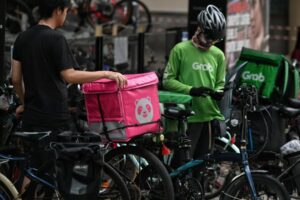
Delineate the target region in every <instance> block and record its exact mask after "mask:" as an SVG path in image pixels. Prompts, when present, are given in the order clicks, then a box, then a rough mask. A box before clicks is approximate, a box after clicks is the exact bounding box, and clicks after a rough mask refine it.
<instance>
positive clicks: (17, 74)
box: [12, 59, 25, 105]
mask: <svg viewBox="0 0 300 200" xmlns="http://www.w3.org/2000/svg"><path fill="white" fill-rule="evenodd" d="M12 84H13V86H14V88H15V91H16V93H17V95H18V97H19V99H20V101H21V104H22V105H24V93H25V90H24V87H23V76H22V65H21V62H20V61H17V60H14V59H13V60H12Z"/></svg>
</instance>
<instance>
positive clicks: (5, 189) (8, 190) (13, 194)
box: [0, 173, 20, 200]
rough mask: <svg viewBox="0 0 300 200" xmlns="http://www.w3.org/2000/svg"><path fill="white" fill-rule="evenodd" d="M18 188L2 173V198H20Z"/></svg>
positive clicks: (0, 174) (0, 175) (7, 199)
mask: <svg viewBox="0 0 300 200" xmlns="http://www.w3.org/2000/svg"><path fill="white" fill-rule="evenodd" d="M18 196H19V194H18V191H17V189H16V188H15V186H14V185H13V183H12V182H11V181H10V180H8V178H6V177H5V176H4V175H3V174H2V173H0V200H15V199H17V200H18V199H20V198H19V197H18Z"/></svg>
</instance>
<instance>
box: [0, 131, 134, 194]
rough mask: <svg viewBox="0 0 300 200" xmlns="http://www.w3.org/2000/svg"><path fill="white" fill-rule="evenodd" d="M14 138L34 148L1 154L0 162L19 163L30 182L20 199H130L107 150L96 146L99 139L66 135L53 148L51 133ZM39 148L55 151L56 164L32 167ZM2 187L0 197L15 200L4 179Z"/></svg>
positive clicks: (20, 133) (24, 133)
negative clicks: (106, 158)
mask: <svg viewBox="0 0 300 200" xmlns="http://www.w3.org/2000/svg"><path fill="white" fill-rule="evenodd" d="M14 136H15V137H18V138H20V139H21V140H23V141H25V142H26V143H28V144H29V145H30V146H31V147H32V148H30V152H29V153H25V154H14V153H11V152H10V151H9V150H5V149H2V150H1V153H0V158H1V159H4V160H9V161H17V162H20V163H21V165H20V166H23V170H24V172H25V174H26V177H28V178H29V179H30V180H31V181H30V183H29V185H28V186H27V187H26V190H25V191H24V192H23V193H22V194H20V195H19V196H18V198H22V199H30V200H31V199H40V198H46V199H52V198H55V199H62V198H63V199H70V198H71V199H73V198H75V199H76V198H85V199H86V198H89V199H126V200H129V199H130V195H129V191H128V189H127V186H126V184H125V182H124V181H123V180H122V178H121V177H120V176H119V174H118V173H117V172H116V171H115V170H114V169H113V168H112V167H111V166H110V165H108V164H107V163H105V162H104V160H103V154H102V151H103V148H104V147H103V146H101V145H100V144H99V143H97V142H100V137H99V135H95V134H93V133H84V134H82V135H76V134H75V135H74V134H70V133H69V132H64V133H61V134H59V135H58V137H57V141H56V142H51V143H50V145H49V141H50V138H49V136H50V132H16V133H14ZM78 142H79V143H78ZM46 144H48V145H46ZM37 147H39V148H40V149H44V150H45V151H52V150H55V152H56V160H55V162H53V160H51V159H49V161H48V162H46V163H43V164H42V166H41V167H39V168H38V169H36V168H33V167H31V157H30V154H31V153H32V152H33V151H36V148H37ZM45 147H46V148H45ZM54 163H55V165H54ZM54 167H55V170H54ZM10 184H11V183H10ZM0 185H4V186H5V187H3V188H1V189H2V190H1V191H0V194H2V195H4V194H5V195H6V196H5V197H4V199H15V198H11V197H9V195H11V196H12V195H13V194H11V192H10V190H11V188H10V186H9V185H7V181H6V179H5V178H3V179H1V177H0ZM7 188H9V190H8V189H7Z"/></svg>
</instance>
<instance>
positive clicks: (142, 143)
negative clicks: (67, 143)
mask: <svg viewBox="0 0 300 200" xmlns="http://www.w3.org/2000/svg"><path fill="white" fill-rule="evenodd" d="M127 77H128V84H127V86H126V87H125V88H123V89H118V88H116V85H115V82H112V81H107V80H100V81H99V82H98V81H96V82H93V83H88V84H84V85H83V92H84V94H85V102H86V110H87V115H88V119H89V127H90V129H91V130H93V131H95V132H97V133H99V134H100V135H102V137H103V141H104V142H106V143H107V144H108V145H110V146H111V149H110V150H109V151H108V152H107V153H106V154H105V161H106V162H108V163H109V164H111V165H112V166H113V167H114V169H116V170H117V171H118V172H119V174H120V175H121V176H122V178H123V179H124V180H125V182H126V183H127V184H128V186H129V187H130V188H132V193H131V196H132V198H133V199H165V200H172V199H174V189H173V186H172V181H171V178H170V177H169V174H168V172H167V170H166V168H165V166H164V165H163V164H162V163H161V162H160V160H159V159H158V158H157V157H156V156H155V155H154V154H153V153H152V152H151V151H150V149H152V148H153V145H154V142H153V140H152V138H153V139H156V140H157V141H158V142H160V141H161V139H162V138H160V135H161V134H160V129H159V127H160V120H159V119H160V115H159V110H158V108H156V105H157V104H158V98H157V96H156V95H157V94H156V92H157V88H156V81H157V77H156V75H155V74H154V73H147V74H131V75H127ZM106 86H108V87H106ZM145 86H146V87H145ZM99 87H101V88H102V89H101V90H98V88H99ZM103 87H104V88H103ZM112 88H115V89H116V90H115V89H113V90H111V89H112ZM106 89H108V91H109V92H107V91H106ZM146 89H147V90H146ZM135 94H137V95H141V96H140V97H139V98H137V96H135ZM125 95H128V96H127V97H125ZM130 95H133V96H130ZM144 95H145V96H146V98H144ZM150 99H152V102H151V103H149V101H150ZM147 102H148V103H147ZM128 105H130V106H128ZM132 106H135V108H136V109H133V108H132ZM146 109H147V110H146ZM148 109H149V110H150V111H151V113H152V114H153V115H152V114H151V113H149V110H148ZM132 111H133V112H132ZM129 112H131V113H130V114H129ZM124 113H127V114H124ZM147 113H148V114H149V115H148V114H147ZM145 117H146V120H147V121H143V119H144V118H145ZM142 118H143V119H142ZM149 119H150V121H149ZM135 120H136V121H135ZM137 120H139V121H137ZM149 127H150V128H149ZM132 130H133V131H135V132H134V133H133V132H132Z"/></svg>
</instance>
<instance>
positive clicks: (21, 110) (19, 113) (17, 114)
mask: <svg viewBox="0 0 300 200" xmlns="http://www.w3.org/2000/svg"><path fill="white" fill-rule="evenodd" d="M23 112H24V105H19V106H18V107H17V108H16V116H17V118H19V117H20V116H21V115H22V113H23Z"/></svg>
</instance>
